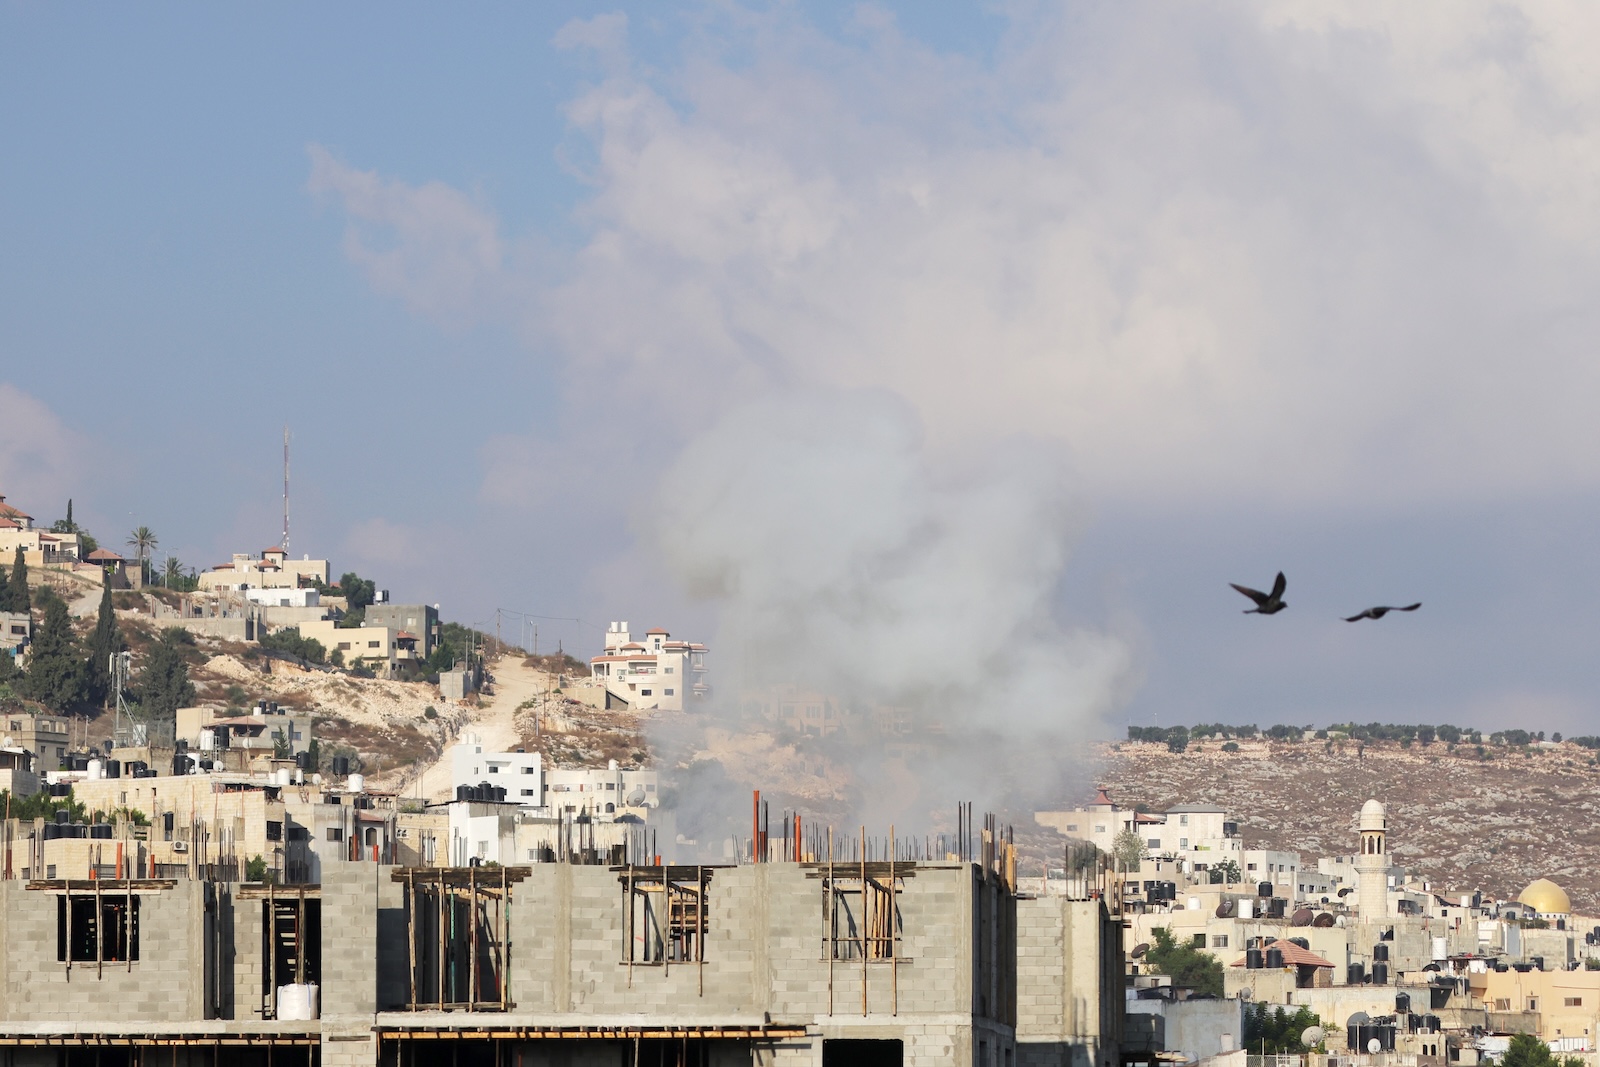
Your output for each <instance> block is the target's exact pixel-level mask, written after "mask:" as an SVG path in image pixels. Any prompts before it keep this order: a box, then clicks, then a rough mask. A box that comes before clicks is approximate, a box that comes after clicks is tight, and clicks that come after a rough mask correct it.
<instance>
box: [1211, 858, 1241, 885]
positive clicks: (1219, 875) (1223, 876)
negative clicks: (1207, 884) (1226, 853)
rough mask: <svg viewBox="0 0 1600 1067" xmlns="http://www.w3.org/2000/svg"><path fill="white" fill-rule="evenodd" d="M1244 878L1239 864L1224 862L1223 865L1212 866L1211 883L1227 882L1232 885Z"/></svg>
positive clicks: (1230, 861)
mask: <svg viewBox="0 0 1600 1067" xmlns="http://www.w3.org/2000/svg"><path fill="white" fill-rule="evenodd" d="M1242 877H1243V876H1242V875H1241V874H1240V873H1239V864H1238V863H1236V862H1234V861H1233V860H1223V861H1222V862H1221V863H1214V864H1212V865H1211V881H1212V882H1213V883H1217V882H1227V883H1229V884H1232V883H1234V882H1237V881H1239V880H1240V878H1242Z"/></svg>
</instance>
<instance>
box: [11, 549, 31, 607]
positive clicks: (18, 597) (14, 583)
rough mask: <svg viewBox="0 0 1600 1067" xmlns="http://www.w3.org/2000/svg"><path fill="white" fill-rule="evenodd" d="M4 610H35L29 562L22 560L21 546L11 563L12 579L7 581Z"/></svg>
mask: <svg viewBox="0 0 1600 1067" xmlns="http://www.w3.org/2000/svg"><path fill="white" fill-rule="evenodd" d="M4 610H6V611H16V612H24V611H32V610H33V597H32V596H30V595H29V593H28V561H27V560H25V559H23V558H22V546H21V545H18V546H17V555H16V557H15V558H14V559H13V560H12V561H11V577H9V578H7V579H6V588H5V605H4Z"/></svg>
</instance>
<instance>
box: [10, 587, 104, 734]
mask: <svg viewBox="0 0 1600 1067" xmlns="http://www.w3.org/2000/svg"><path fill="white" fill-rule="evenodd" d="M23 690H24V691H25V692H26V693H27V695H28V696H30V697H32V698H33V699H34V700H37V701H38V702H39V703H41V704H43V705H44V706H45V707H47V708H49V709H50V710H51V711H55V712H65V711H70V710H71V709H73V708H77V707H81V706H82V705H83V704H85V703H87V701H88V699H89V670H88V664H87V663H85V662H84V659H83V649H82V648H81V647H80V646H79V644H78V642H77V640H76V639H75V638H74V637H73V636H72V620H71V619H70V618H69V617H68V615H67V603H66V601H64V600H62V599H61V598H60V597H51V598H50V603H49V605H48V606H47V607H46V608H45V609H44V623H43V625H41V626H40V627H39V631H38V633H37V634H35V635H34V639H33V647H32V648H31V649H29V650H28V671H27V673H26V674H25V675H24V676H23Z"/></svg>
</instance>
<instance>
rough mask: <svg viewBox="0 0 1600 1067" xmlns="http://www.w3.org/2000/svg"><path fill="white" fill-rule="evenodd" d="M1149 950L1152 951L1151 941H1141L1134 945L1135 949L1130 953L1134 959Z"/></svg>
mask: <svg viewBox="0 0 1600 1067" xmlns="http://www.w3.org/2000/svg"><path fill="white" fill-rule="evenodd" d="M1149 951H1150V944H1149V942H1147V941H1141V942H1139V943H1138V944H1137V945H1134V946H1133V951H1132V952H1130V953H1128V955H1130V956H1132V957H1133V958H1134V959H1139V958H1140V957H1141V956H1143V955H1144V954H1145V953H1146V952H1149Z"/></svg>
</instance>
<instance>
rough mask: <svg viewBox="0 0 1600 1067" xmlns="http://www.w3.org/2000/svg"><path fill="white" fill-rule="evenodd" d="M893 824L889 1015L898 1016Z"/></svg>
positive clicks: (892, 828)
mask: <svg viewBox="0 0 1600 1067" xmlns="http://www.w3.org/2000/svg"><path fill="white" fill-rule="evenodd" d="M894 904H895V900H894V824H893V823H890V824H889V944H888V945H887V946H885V947H886V948H887V949H888V950H889V1014H890V1015H899V1014H900V948H899V946H898V945H896V944H895V933H894V932H895V923H894V917H895V906H894Z"/></svg>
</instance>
